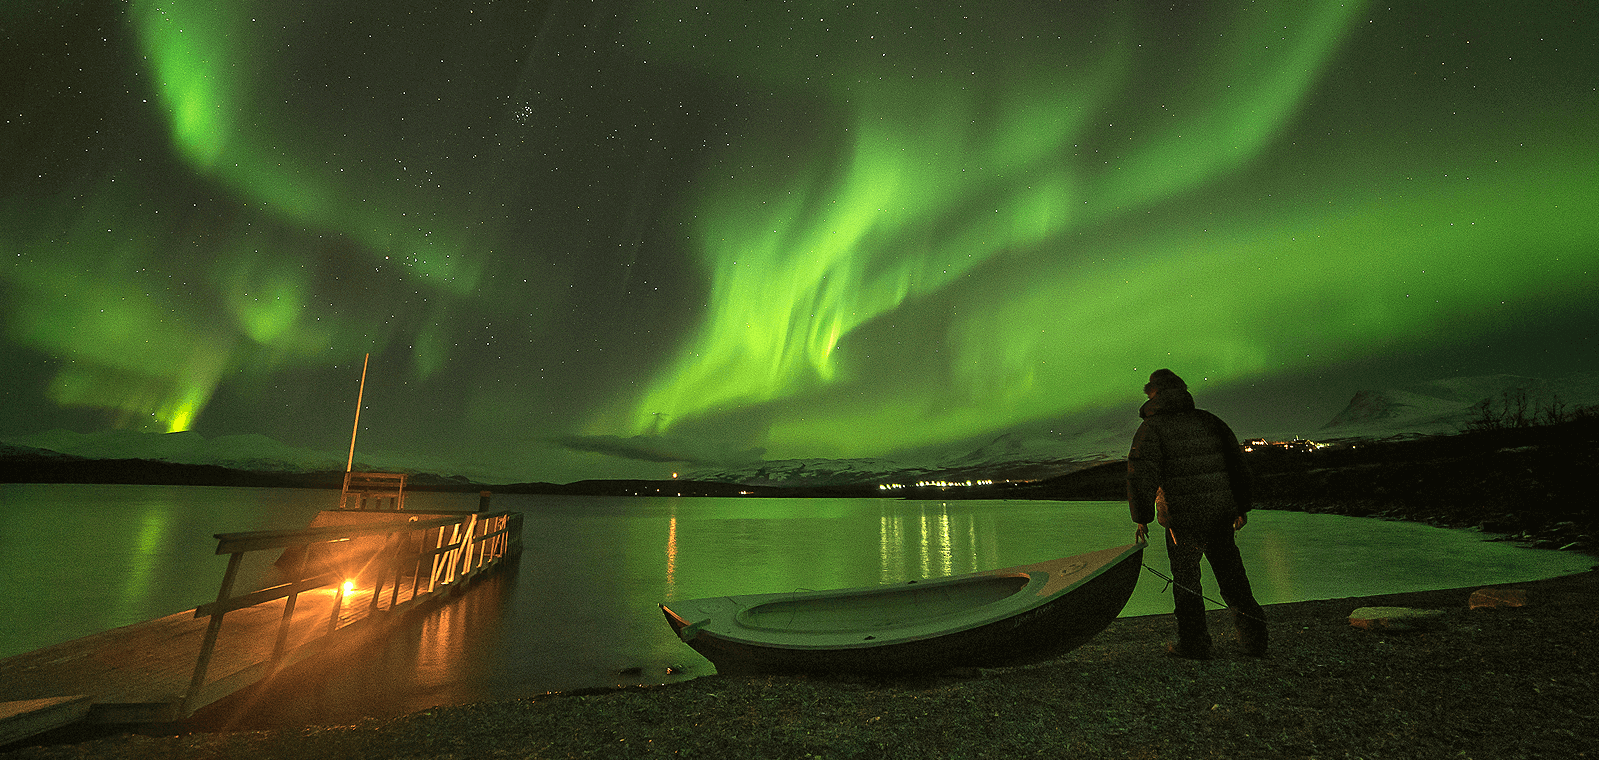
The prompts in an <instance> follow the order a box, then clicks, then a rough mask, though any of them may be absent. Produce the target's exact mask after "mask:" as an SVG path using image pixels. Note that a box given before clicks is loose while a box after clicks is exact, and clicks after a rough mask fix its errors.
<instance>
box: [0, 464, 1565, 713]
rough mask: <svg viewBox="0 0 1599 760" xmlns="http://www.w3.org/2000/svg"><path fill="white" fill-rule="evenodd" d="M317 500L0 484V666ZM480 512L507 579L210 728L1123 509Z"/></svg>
mask: <svg viewBox="0 0 1599 760" xmlns="http://www.w3.org/2000/svg"><path fill="white" fill-rule="evenodd" d="M409 499H410V506H411V507H412V508H413V509H428V508H433V509H463V510H470V509H475V508H476V507H477V503H478V497H477V495H476V494H426V493H416V494H413V495H412V496H410V497H409ZM336 501H337V494H336V493H335V492H329V491H317V490H300V489H261V488H208V487H168V486H95V485H0V578H4V579H5V581H4V582H5V587H6V591H5V593H4V594H0V657H3V656H9V655H12V654H17V653H20V652H26V651H30V650H33V649H37V648H40V647H44V646H48V645H50V644H53V643H57V642H60V641H67V640H71V639H74V638H78V637H80V636H85V635H89V634H92V633H96V632H98V631H103V630H107V629H110V628H114V627H117V626H121V625H127V624H131V623H136V622H139V621H142V620H146V619H149V618H153V617H158V616H161V615H166V614H170V613H173V612H180V611H182V610H185V609H188V608H191V607H194V606H196V605H198V604H202V603H204V602H208V601H211V600H212V599H214V598H215V597H216V591H217V586H218V584H219V583H220V582H221V578H222V573H223V570H224V569H225V568H226V566H227V561H226V558H225V557H219V556H217V555H216V554H215V550H216V540H215V539H214V538H213V535H214V534H217V533H231V532H237V531H248V530H266V529H277V528H298V527H302V526H304V525H305V524H306V523H307V522H309V521H310V519H311V518H312V516H313V515H314V514H315V513H316V511H317V510H318V509H321V508H325V507H328V506H332V505H333V504H334V503H335V502H336ZM493 506H494V508H495V509H511V510H518V511H521V512H522V513H523V514H524V516H525V519H526V522H525V525H524V529H523V541H524V551H523V554H522V556H521V558H520V559H519V560H518V561H517V563H516V565H515V566H513V567H511V568H508V572H505V573H501V574H498V575H496V576H493V577H491V578H490V579H489V580H487V581H485V582H483V583H481V584H479V585H478V586H476V587H475V588H473V589H472V590H471V591H470V592H469V593H467V594H465V595H463V596H462V597H460V598H459V599H457V600H456V601H454V602H452V603H450V604H448V605H444V606H442V607H440V608H438V609H435V610H433V611H430V612H429V613H427V614H425V615H420V616H417V617H416V618H415V619H414V620H412V621H411V622H409V623H408V624H407V625H405V626H402V627H401V628H400V629H398V630H397V631H396V632H395V633H394V634H393V635H391V636H390V637H388V638H387V639H386V640H385V641H384V642H382V643H381V644H379V645H374V646H372V647H369V648H367V650H365V651H363V652H361V653H360V654H359V655H358V656H352V657H350V660H351V662H350V664H349V667H340V668H330V669H326V670H322V671H317V672H312V671H310V670H309V669H307V671H306V672H303V673H299V674H297V675H295V676H294V677H292V678H285V679H281V680H282V683H275V684H272V685H271V686H270V687H269V688H267V689H263V690H262V691H260V692H257V693H255V694H252V695H250V699H249V701H250V702H251V703H253V705H252V706H251V707H250V708H249V709H248V710H243V709H242V706H241V705H240V704H229V703H227V702H225V703H223V704H221V705H219V708H226V710H219V711H218V712H219V714H220V713H221V712H230V714H229V715H228V716H226V717H223V718H216V719H217V720H225V721H229V722H232V723H234V724H236V725H252V726H254V725H272V724H279V725H281V724H285V723H288V724H293V723H312V722H347V721H351V720H355V719H357V718H359V717H362V716H368V715H377V716H382V715H396V714H403V713H406V712H411V711H414V710H418V709H423V708H426V707H430V706H433V705H439V704H450V703H462V702H470V701H476V700H481V699H495V698H515V697H523V696H530V695H536V694H541V693H544V692H546V691H558V690H569V689H574V688H583V687H591V686H606V685H614V684H623V683H663V682H667V681H674V680H682V679H685V678H692V677H694V676H697V675H705V674H708V673H711V672H714V669H713V668H712V666H711V665H710V663H709V662H708V661H706V660H704V659H703V658H701V657H700V656H699V655H698V654H696V653H694V652H693V650H691V649H689V648H688V646H686V645H684V644H682V643H680V642H679V641H678V640H677V639H676V637H674V636H673V634H672V632H671V630H670V628H668V626H667V625H666V623H665V621H664V619H663V618H662V616H661V614H660V611H659V610H658V609H657V607H656V605H657V604H659V603H660V602H662V601H665V600H670V599H674V598H694V597H701V596H711V595H719V594H740V593H758V592H771V591H785V590H794V589H826V588H840V587H847V586H863V585H873V584H879V583H892V582H898V581H904V580H910V579H914V578H925V577H934V576H940V575H948V574H952V573H964V572H970V571H973V570H983V569H989V568H995V567H1005V566H1009V565H1018V564H1025V563H1029V562H1036V561H1039V560H1043V559H1049V558H1053V557H1060V556H1066V555H1071V554H1077V553H1081V552H1084V551H1089V550H1093V549H1100V548H1105V547H1109V546H1117V545H1122V544H1127V543H1131V541H1132V525H1131V523H1130V522H1129V521H1128V518H1127V508H1126V505H1125V504H1124V503H1121V502H1048V501H951V502H938V501H898V500H892V499H706V498H610V497H547V496H515V495H496V496H495V497H494V502H493ZM1238 541H1239V545H1240V547H1241V548H1242V550H1243V554H1244V561H1245V563H1246V565H1247V566H1248V568H1249V572H1250V579H1251V581H1252V582H1253V584H1254V587H1255V591H1256V595H1257V597H1258V598H1259V599H1260V601H1261V602H1262V603H1263V604H1273V603H1279V602H1289V601H1301V600H1307V599H1332V598H1340V597H1347V596H1358V595H1368V594H1379V593H1391V592H1400V591H1415V590H1424V589H1435V588H1453V587H1459V586H1469V585H1476V584H1484V585H1486V584H1492V583H1507V582H1514V581H1523V580H1532V579H1538V578H1547V577H1553V576H1557V575H1564V574H1568V573H1576V572H1581V571H1584V570H1587V569H1588V568H1590V567H1592V566H1593V564H1594V562H1593V559H1592V558H1591V557H1588V556H1586V555H1580V554H1571V553H1563V552H1553V551H1538V550H1531V549H1522V548H1518V547H1515V546H1513V545H1509V544H1505V543H1494V542H1487V541H1484V540H1483V535H1482V534H1480V533H1476V532H1473V531H1457V530H1444V529H1439V528H1432V527H1428V526H1425V525H1417V524H1412V523H1402V522H1384V521H1380V520H1370V519H1360V518H1348V517H1336V516H1329V515H1306V514H1297V513H1289V512H1254V513H1252V514H1251V517H1250V521H1249V525H1248V527H1246V528H1245V529H1244V531H1243V532H1241V533H1239V534H1238ZM263 554H264V553H263ZM269 560H270V558H269V559H268V561H269ZM1145 562H1146V564H1148V565H1150V566H1152V567H1154V568H1156V569H1158V570H1160V571H1162V572H1166V569H1167V567H1166V557H1165V550H1164V548H1163V547H1161V546H1159V545H1156V546H1152V547H1151V549H1150V550H1149V551H1147V552H1146V553H1145ZM247 570H248V569H247ZM245 577H249V575H248V574H247V575H246V576H245ZM1207 593H1208V594H1209V595H1210V596H1212V597H1215V596H1217V595H1216V594H1215V593H1214V589H1213V588H1207ZM1170 611H1171V597H1170V594H1169V593H1168V592H1166V591H1165V582H1164V581H1162V580H1161V579H1160V578H1157V577H1155V576H1154V575H1153V574H1151V573H1148V572H1146V573H1145V574H1144V576H1143V578H1142V580H1141V581H1140V582H1139V586H1138V590H1137V591H1136V592H1135V593H1134V595H1133V598H1132V601H1131V602H1129V604H1128V606H1127V609H1126V610H1125V611H1124V612H1123V615H1147V614H1156V613H1167V612H1170ZM273 690H276V692H274V691H273ZM239 701H241V700H233V702H239Z"/></svg>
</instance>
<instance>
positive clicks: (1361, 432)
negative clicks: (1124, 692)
mask: <svg viewBox="0 0 1599 760" xmlns="http://www.w3.org/2000/svg"><path fill="white" fill-rule="evenodd" d="M1485 404H1486V405H1487V406H1486V407H1485V406H1484V405H1485ZM1595 405H1599V375H1594V374H1579V375H1572V376H1568V377H1564V378H1560V379H1557V380H1542V379H1537V378H1529V377H1520V376H1516V375H1489V376H1482V377H1466V378H1452V379H1446V380H1438V381H1433V382H1429V383H1423V384H1419V385H1414V386H1407V387H1403V388H1396V389H1387V390H1362V391H1360V392H1357V393H1356V394H1355V395H1354V397H1353V398H1352V399H1351V400H1350V402H1349V404H1348V405H1347V406H1346V407H1345V408H1344V409H1343V410H1342V411H1340V412H1339V413H1338V414H1336V415H1334V416H1333V418H1332V419H1331V420H1330V421H1329V422H1328V423H1327V424H1326V425H1324V426H1323V427H1322V428H1320V429H1319V430H1317V431H1315V432H1314V433H1313V436H1314V437H1317V438H1319V439H1326V440H1340V439H1359V438H1364V439H1379V438H1402V437H1419V436H1426V435H1439V434H1450V433H1456V432H1461V431H1463V430H1466V429H1469V428H1470V427H1471V426H1473V424H1474V423H1476V422H1478V421H1480V418H1481V417H1482V416H1483V414H1484V412H1485V410H1486V411H1487V412H1488V413H1492V414H1501V413H1515V412H1516V410H1517V409H1518V408H1519V409H1520V413H1522V414H1541V413H1547V412H1558V411H1560V410H1564V411H1565V412H1567V413H1570V412H1574V411H1575V410H1577V409H1579V408H1582V407H1593V406H1595ZM1136 426H1137V420H1136V418H1134V419H1129V415H1127V414H1124V413H1120V412H1118V413H1089V414H1086V415H1083V416H1081V417H1080V418H1078V419H1077V420H1076V422H1075V423H1074V424H1064V423H1061V424H1053V425H1033V426H1030V427H1018V428H1014V429H1012V430H1008V431H1005V432H1002V433H1000V434H998V435H995V436H994V437H993V438H990V439H988V440H987V441H986V442H984V443H982V444H979V445H976V446H974V447H971V448H967V449H964V450H952V451H951V450H946V451H935V450H927V451H917V452H908V453H904V454H898V455H894V456H890V457H882V458H864V459H788V460H771V461H764V462H758V463H755V464H750V465H744V466H738V467H722V468H717V467H712V468H701V469H698V470H695V471H692V472H686V473H684V479H685V480H693V481H699V482H717V483H734V484H740V485H747V486H759V487H769V486H775V487H785V488H795V487H810V488H836V487H860V486H878V485H883V484H899V485H913V484H915V483H917V482H921V481H946V482H947V481H956V482H960V481H968V480H976V479H987V480H1018V481H1036V480H1044V479H1048V478H1052V477H1056V476H1059V475H1064V474H1067V473H1071V472H1075V471H1077V470H1081V469H1084V468H1087V467H1092V466H1094V465H1097V464H1102V463H1104V462H1109V461H1115V460H1119V459H1121V458H1122V457H1124V456H1126V451H1127V449H1126V447H1127V442H1128V440H1129V439H1130V437H1131V435H1132V433H1133V430H1134V428H1135V427H1136ZM1240 432H1242V431H1240ZM0 445H3V446H4V447H5V448H0V456H4V457H17V456H30V457H41V456H49V455H51V454H61V455H68V456H73V457H81V458H85V459H99V460H113V459H116V460H129V459H145V460H154V461H160V462H168V463H173V464H188V465H208V466H216V467H224V468H228V469H233V470H243V471H252V472H269V473H299V474H305V473H325V472H338V471H342V470H343V469H344V467H345V457H346V456H347V455H346V454H345V453H344V452H329V451H318V450H314V449H305V448H296V447H292V446H287V445H285V444H282V443H280V442H278V441H276V440H273V439H271V438H268V437H266V436H263V435H256V434H242V435H224V436H218V437H215V438H209V439H208V438H205V437H204V436H201V435H200V434H198V433H194V432H183V433H168V434H154V433H139V432H133V431H105V432H99V433H74V432H70V431H65V430H52V431H48V432H44V433H39V434H36V435H29V436H20V437H13V438H8V439H5V440H3V441H0ZM355 466H356V469H359V470H385V471H395V472H407V473H412V474H420V473H431V474H436V475H440V476H445V477H447V478H449V479H452V480H462V479H470V480H471V481H473V482H478V483H503V482H504V481H503V479H497V478H495V477H494V476H493V475H492V474H487V473H482V472H473V471H470V470H463V469H462V468H460V467H456V466H452V465H450V464H447V463H444V462H441V461H438V460H424V459H422V458H419V457H407V456H398V455H387V454H383V453H380V452H363V451H361V450H359V449H358V450H357V452H356V464H355Z"/></svg>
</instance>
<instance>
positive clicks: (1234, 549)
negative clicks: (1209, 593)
mask: <svg viewBox="0 0 1599 760" xmlns="http://www.w3.org/2000/svg"><path fill="white" fill-rule="evenodd" d="M1166 554H1167V556H1169V557H1170V559H1171V575H1172V579H1173V581H1175V582H1174V583H1173V585H1172V597H1173V599H1174V600H1175V601H1176V603H1177V639H1178V642H1179V643H1180V644H1181V645H1182V646H1183V647H1184V648H1189V649H1199V650H1202V651H1209V650H1210V632H1209V631H1208V630H1206V626H1205V600H1204V599H1203V598H1202V597H1201V594H1202V593H1203V591H1202V590H1201V588H1200V585H1199V558H1200V557H1206V558H1208V559H1209V560H1210V570H1211V573H1213V574H1214V575H1215V576H1216V586H1217V587H1218V588H1220V589H1221V598H1222V601H1224V602H1226V603H1227V608H1228V609H1230V610H1232V613H1233V624H1234V625H1235V626H1236V627H1237V628H1238V639H1239V641H1240V642H1241V643H1242V644H1243V646H1244V648H1245V649H1246V650H1248V651H1251V652H1254V653H1257V654H1259V653H1264V652H1265V651H1266V613H1265V612H1264V611H1262V610H1261V609H1260V605H1259V604H1258V603H1256V602H1255V594H1254V592H1253V591H1251V590H1250V588H1249V576H1247V575H1245V574H1244V560H1243V558H1242V557H1241V556H1239V554H1238V544H1237V543H1235V542H1234V541H1233V526H1232V525H1230V524H1225V523H1224V524H1222V525H1219V526H1216V527H1213V528H1209V529H1202V530H1187V531H1180V532H1179V531H1170V530H1169V531H1166Z"/></svg>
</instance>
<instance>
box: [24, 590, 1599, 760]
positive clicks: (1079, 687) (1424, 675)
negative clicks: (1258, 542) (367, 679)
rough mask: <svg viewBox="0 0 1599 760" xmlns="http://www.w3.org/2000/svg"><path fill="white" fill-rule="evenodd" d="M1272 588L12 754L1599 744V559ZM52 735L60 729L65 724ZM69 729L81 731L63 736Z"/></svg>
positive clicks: (944, 752)
mask: <svg viewBox="0 0 1599 760" xmlns="http://www.w3.org/2000/svg"><path fill="white" fill-rule="evenodd" d="M1490 587H1491V588H1519V589H1525V590H1526V591H1527V596H1528V603H1527V606H1524V607H1500V608H1488V609H1477V610H1471V609H1468V608H1467V600H1468V598H1469V597H1470V594H1471V592H1472V591H1474V590H1476V589H1477V588H1483V587H1479V586H1472V587H1461V588H1454V589H1441V590H1434V591H1415V592H1405V593H1398V594H1381V595H1375V596H1363V597H1346V598H1342V599H1331V600H1313V601H1301V602H1288V603H1283V604H1276V605H1269V606H1267V607H1266V611H1267V616H1268V619H1269V620H1270V623H1269V628H1270V631H1271V636H1272V651H1271V653H1270V654H1269V655H1268V656H1267V657H1266V658H1264V659H1255V658H1250V657H1245V656H1243V655H1242V654H1241V653H1239V652H1238V651H1237V647H1236V644H1235V642H1234V641H1233V637H1232V634H1231V630H1230V625H1229V624H1228V621H1227V613H1226V612H1225V611H1214V612H1212V613H1211V618H1210V619H1211V622H1212V633H1213V636H1214V638H1215V639H1216V643H1217V649H1218V656H1217V659H1214V660H1210V661H1205V662H1192V661H1187V660H1179V659H1175V658H1170V657H1166V656H1164V655H1163V653H1162V644H1163V642H1165V641H1167V640H1170V639H1171V637H1172V636H1173V635H1174V623H1173V622H1172V620H1171V616H1170V615H1169V614H1159V615H1148V616H1141V617H1135V618H1120V619H1118V620H1116V621H1115V622H1113V623H1111V625H1110V626H1109V627H1108V628H1106V629H1105V631H1103V632H1101V633H1100V634H1099V635H1097V636H1096V637H1094V639H1092V640H1091V641H1089V642H1088V643H1087V644H1085V645H1083V646H1082V647H1079V648H1077V649H1075V650H1073V651H1072V652H1069V653H1067V654H1066V655H1063V656H1061V657H1059V658H1056V659H1054V660H1050V661H1047V662H1044V663H1039V664H1034V665H1026V666H1018V667H1013V668H1000V669H993V670H978V671H973V672H969V673H963V674H961V675H958V676H957V675H951V674H943V675H936V676H924V677H913V678H875V679H874V678H861V677H849V676H841V677H833V678H825V677H816V676H761V677H749V676H721V675H711V676H703V677H700V678H696V679H692V680H689V681H683V682H678V683H672V684H666V685H661V686H641V687H622V688H616V689H590V690H582V691H576V692H565V693H551V694H546V695H542V696H537V697H531V698H526V699H521V700H513V701H506V702H483V703H474V704H468V705H459V706H450V707H438V708H432V709H428V710H422V711H420V712H416V713H412V714H410V715H406V716H401V717H399V718H392V719H381V720H380V719H367V720H362V721H359V722H357V723H355V724H353V725H348V726H315V727H306V728H300V729H279V730H272V731H241V732H231V733H229V732H224V733H194V734H186V735H176V736H173V735H168V736H146V735H134V734H121V735H113V736H104V737H100V738H88V739H81V740H78V741H74V739H73V737H71V736H70V735H68V734H58V735H56V736H53V737H50V736H46V737H38V738H36V741H35V743H34V744H31V745H30V744H23V745H20V746H13V747H9V748H3V749H0V757H5V758H7V759H8V760H9V759H10V758H19V759H21V758H85V757H97V758H102V757H103V758H126V759H128V760H137V759H140V758H210V757H230V758H232V757H239V758H267V757H289V756H316V757H325V758H345V757H348V758H357V757H465V756H478V755H492V754H511V755H514V756H517V757H539V758H542V757H576V756H589V755H594V756H604V757H654V756H663V757H664V756H682V757H693V756H702V757H728V756H764V757H807V756H821V757H862V758H879V757H880V758H895V757H930V756H933V757H1001V756H1004V757H1011V756H1023V755H1027V756H1032V755H1036V754H1039V753H1043V754H1045V755H1054V756H1063V755H1066V756H1074V757H1089V758H1099V757H1105V758H1110V757H1117V758H1121V757H1147V758H1177V757H1193V756H1199V755H1215V756H1230V757H1310V756H1317V757H1320V756H1342V755H1349V756H1366V757H1372V756H1379V757H1407V758H1408V757H1416V758H1431V757H1438V758H1443V757H1459V756H1467V757H1526V756H1551V757H1554V756H1559V757H1572V758H1581V757H1594V756H1595V750H1594V749H1593V748H1595V747H1599V720H1596V718H1599V697H1596V696H1595V694H1594V692H1593V689H1592V687H1591V684H1592V683H1593V682H1594V680H1595V679H1596V678H1599V641H1596V640H1595V639H1594V637H1593V632H1594V631H1595V629H1596V628H1599V611H1596V609H1599V608H1596V605H1595V601H1594V600H1596V599H1599V571H1595V570H1590V571H1587V572H1583V573H1578V574H1574V575H1568V576H1561V577H1557V578H1551V579H1544V580H1538V581H1528V582H1522V583H1511V584H1496V585H1494V586H1490ZM1368 606H1400V607H1415V608H1421V609H1439V610H1443V613H1442V621H1441V625H1440V627H1438V628H1437V629H1435V630H1423V631H1413V632H1396V631H1369V630H1364V629H1360V628H1356V627H1354V626H1351V625H1350V624H1349V622H1348V619H1347V617H1348V615H1349V613H1350V612H1352V611H1353V610H1354V609H1356V608H1358V607H1368ZM51 741H54V742H57V743H54V744H52V743H49V742H51ZM60 742H72V743H60Z"/></svg>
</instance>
